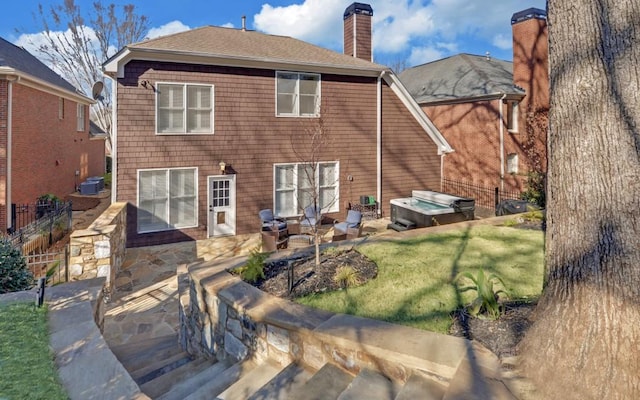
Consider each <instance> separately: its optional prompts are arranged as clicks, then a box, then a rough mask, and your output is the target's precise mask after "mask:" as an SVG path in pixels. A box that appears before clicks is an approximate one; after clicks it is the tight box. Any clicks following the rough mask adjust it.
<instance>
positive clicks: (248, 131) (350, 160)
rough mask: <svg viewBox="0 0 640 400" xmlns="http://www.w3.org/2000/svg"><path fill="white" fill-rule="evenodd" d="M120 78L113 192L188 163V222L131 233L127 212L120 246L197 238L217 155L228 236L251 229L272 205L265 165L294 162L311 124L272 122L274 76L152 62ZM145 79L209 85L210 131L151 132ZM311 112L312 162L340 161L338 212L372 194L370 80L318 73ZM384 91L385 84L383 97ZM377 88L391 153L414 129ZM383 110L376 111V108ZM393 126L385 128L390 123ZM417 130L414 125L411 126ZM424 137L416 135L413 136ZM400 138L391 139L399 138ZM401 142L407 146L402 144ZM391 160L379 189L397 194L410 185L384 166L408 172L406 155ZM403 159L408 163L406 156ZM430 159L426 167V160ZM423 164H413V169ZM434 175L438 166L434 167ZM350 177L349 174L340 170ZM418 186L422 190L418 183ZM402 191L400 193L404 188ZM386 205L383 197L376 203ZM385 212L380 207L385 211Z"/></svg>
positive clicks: (132, 197)
mask: <svg viewBox="0 0 640 400" xmlns="http://www.w3.org/2000/svg"><path fill="white" fill-rule="evenodd" d="M125 72H126V76H125V78H124V79H120V80H119V82H118V153H117V157H118V160H117V161H118V190H117V200H118V201H128V202H130V203H131V204H133V205H135V204H137V197H136V196H137V175H136V173H137V170H138V169H143V168H167V167H198V168H199V171H198V180H199V181H198V193H199V196H198V197H199V198H198V204H199V213H198V225H199V226H198V228H194V229H184V230H181V231H167V232H161V233H149V234H143V235H138V234H137V233H136V211H135V207H131V212H130V213H129V215H130V219H129V229H130V230H129V232H128V237H129V239H130V240H129V245H130V246H138V245H149V244H156V243H164V242H168V241H176V240H187V239H201V238H204V237H206V235H207V231H206V228H207V209H208V206H207V197H208V195H207V192H206V190H207V176H209V175H217V174H218V173H219V167H218V164H219V162H220V161H224V162H225V163H226V164H227V166H228V168H229V169H230V170H233V171H234V172H235V173H236V174H237V175H236V193H237V203H236V211H237V218H236V232H237V233H238V234H244V233H251V232H256V230H257V227H258V225H259V221H258V217H257V214H258V211H259V210H260V209H263V208H273V164H274V163H285V162H300V161H301V159H300V157H299V156H298V155H296V152H294V151H293V149H292V147H293V146H294V145H295V146H296V148H297V149H304V148H305V144H306V145H307V146H308V139H307V137H306V136H305V135H306V134H305V130H306V129H315V128H317V126H318V119H315V118H279V117H276V115H275V101H274V99H275V72H274V71H271V70H248V69H238V68H223V67H209V66H196V65H177V64H171V65H162V64H157V63H151V62H132V63H129V64H128V65H127V67H126V70H125ZM145 80H148V81H150V82H151V83H153V84H155V83H156V82H158V81H160V82H162V81H171V82H186V83H189V82H193V83H211V84H213V85H215V89H214V91H215V111H214V114H215V115H214V120H215V122H214V123H215V134H213V135H199V136H190V135H175V136H166V135H155V94H154V92H153V90H151V89H145V88H144V87H142V86H141V84H140V82H142V81H145ZM321 80H322V88H321V90H322V99H321V104H322V107H321V114H322V122H323V124H324V128H325V129H326V131H327V132H328V133H329V136H330V143H329V145H327V146H326V147H325V149H324V151H323V154H321V155H320V156H319V157H318V158H319V159H320V160H323V161H334V160H336V161H339V162H340V199H339V201H340V209H341V211H340V213H337V214H335V215H333V217H336V218H341V217H343V216H344V214H345V212H344V206H345V205H346V204H348V203H349V202H357V201H359V196H360V195H364V194H368V195H375V194H376V95H377V85H376V82H377V80H376V79H375V78H357V77H343V76H334V75H322V78H321ZM386 92H388V89H386V91H385V93H386ZM393 96H394V95H393V94H391V93H386V94H385V104H386V103H387V102H388V103H389V105H390V107H391V110H392V114H390V118H389V121H388V122H387V123H388V124H391V125H389V126H390V128H389V129H390V134H389V135H388V136H387V137H386V139H384V140H387V141H389V143H388V148H391V149H396V147H395V146H393V145H392V143H391V142H392V141H394V140H396V137H398V135H397V133H400V132H401V133H402V135H404V136H405V137H409V136H411V131H410V129H413V130H416V129H418V130H420V129H419V127H418V126H417V124H412V123H411V122H407V121H410V120H411V118H412V117H411V116H410V115H409V114H408V113H407V112H406V110H404V109H403V108H402V107H401V106H399V105H398V104H396V103H398V101H397V99H396V101H394V100H393ZM385 115H386V109H385ZM391 127H393V128H391ZM420 131H421V130H420ZM421 135H424V134H421ZM400 136H401V135H400ZM406 146H407V147H412V146H415V143H413V144H412V145H410V144H406ZM434 148H435V146H433V144H431V145H430V147H429V148H428V149H426V150H424V152H419V151H418V150H416V149H415V148H414V149H413V150H412V151H413V152H416V153H424V154H420V155H418V156H417V160H418V161H422V160H424V159H425V158H427V155H426V154H428V153H432V154H434V153H435V151H434V150H433V149H434ZM394 156H395V157H397V160H394V159H393V158H391V157H387V158H386V161H385V162H388V163H389V165H392V166H393V167H390V170H389V171H390V176H396V175H399V176H401V181H400V182H394V188H392V189H391V190H390V191H389V193H396V192H398V193H400V192H402V193H404V192H406V190H400V189H399V187H400V185H401V183H402V182H407V181H408V182H411V183H412V184H413V182H414V180H413V179H406V178H405V177H404V175H405V174H403V173H401V172H398V171H395V170H394V169H398V168H400V166H401V165H402V166H403V167H407V168H413V167H414V165H413V163H414V161H413V160H411V158H407V157H406V153H403V152H402V151H398V152H395V153H394ZM409 160H411V161H409ZM428 165H431V164H428ZM415 167H416V168H417V167H420V168H424V166H423V165H420V166H415ZM434 173H435V174H436V175H437V174H438V173H439V166H438V167H437V168H436V169H435V172H434ZM349 175H351V176H352V177H353V179H352V180H348V179H347V176H349ZM438 179H439V175H438V177H437V178H436V179H435V182H438ZM421 187H422V186H421ZM410 189H411V188H408V189H407V190H409V191H410ZM386 201H387V202H388V198H387V199H386ZM387 208H388V207H387Z"/></svg>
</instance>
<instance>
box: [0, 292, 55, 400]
mask: <svg viewBox="0 0 640 400" xmlns="http://www.w3.org/2000/svg"><path fill="white" fill-rule="evenodd" d="M66 398H67V395H66V393H65V391H64V389H63V387H62V386H61V385H60V383H59V381H58V374H57V372H56V368H55V364H54V362H53V358H52V356H51V352H50V350H49V330H48V327H47V314H46V308H45V307H43V308H36V307H34V304H33V303H12V304H0V399H30V400H36V399H43V400H45V399H46V400H50V399H51V400H55V399H66Z"/></svg>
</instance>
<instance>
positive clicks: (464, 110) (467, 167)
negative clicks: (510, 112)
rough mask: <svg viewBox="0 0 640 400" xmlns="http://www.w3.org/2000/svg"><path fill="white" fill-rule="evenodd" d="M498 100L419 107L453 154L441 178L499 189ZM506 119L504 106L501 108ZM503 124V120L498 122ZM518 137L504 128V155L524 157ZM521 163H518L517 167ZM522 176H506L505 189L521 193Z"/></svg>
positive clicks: (447, 156)
mask: <svg viewBox="0 0 640 400" xmlns="http://www.w3.org/2000/svg"><path fill="white" fill-rule="evenodd" d="M499 102H500V100H499V99H496V100H492V101H482V102H474V103H463V104H453V105H441V106H430V107H423V110H424V111H425V113H426V114H427V115H428V116H429V118H430V119H431V121H433V123H434V124H435V125H436V126H437V127H438V129H440V130H441V131H442V132H443V133H445V137H446V139H447V141H448V142H449V144H450V145H451V147H453V149H454V150H455V152H453V153H450V154H447V155H446V156H445V161H444V171H443V176H444V177H445V178H447V179H451V180H458V181H466V182H471V183H475V184H478V185H483V186H487V187H500V109H499V107H500V105H499ZM502 109H503V113H504V115H505V116H506V112H507V107H506V105H503V107H502ZM502 123H503V124H504V121H503V122H502ZM517 139H518V134H511V133H509V132H508V130H507V128H506V125H504V154H505V163H506V155H507V154H509V153H517V154H519V159H520V160H522V157H524V155H523V154H522V151H521V150H520V147H519V144H518V142H517ZM522 166H523V163H522V161H520V167H521V168H522ZM522 188H523V184H522V177H520V176H512V175H509V174H507V173H506V165H505V186H504V189H505V190H522Z"/></svg>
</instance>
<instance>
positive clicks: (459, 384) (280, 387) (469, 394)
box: [112, 335, 515, 400]
mask: <svg viewBox="0 0 640 400" xmlns="http://www.w3.org/2000/svg"><path fill="white" fill-rule="evenodd" d="M476 350H477V349H476ZM112 351H113V353H114V354H116V355H117V357H118V359H119V360H120V361H121V362H122V364H123V366H125V368H126V369H127V370H128V371H129V373H130V375H131V377H132V378H133V379H134V380H135V382H136V383H137V384H138V385H139V387H140V390H141V391H142V392H143V393H144V394H145V395H147V396H149V398H152V399H162V400H173V399H187V400H198V399H219V400H245V399H248V400H262V399H274V400H285V399H299V398H304V399H308V400H314V399H317V400H358V399H370V400H408V399H417V398H419V399H426V400H449V399H459V398H465V399H466V398H469V399H485V398H491V399H498V400H513V399H515V397H514V396H513V395H512V394H511V392H510V391H509V390H508V389H507V388H506V387H505V386H504V384H503V382H502V381H501V380H500V379H495V378H496V377H495V376H494V371H495V370H496V368H495V366H494V365H484V364H483V363H482V362H476V361H477V360H469V359H467V358H465V359H463V361H462V362H461V363H460V365H459V366H458V368H457V369H456V373H455V374H454V375H453V377H452V379H451V380H450V381H448V382H442V381H438V380H436V379H434V378H433V377H429V376H428V375H426V374H420V373H419V372H414V373H413V374H412V375H411V376H410V377H409V379H408V380H407V382H406V383H405V384H404V385H402V384H398V383H396V382H393V381H392V380H390V379H389V378H387V377H386V376H384V375H382V374H380V373H379V372H376V371H373V370H370V369H363V370H361V371H360V372H359V373H358V374H357V375H355V376H354V375H352V374H350V373H349V372H346V371H345V370H343V369H341V368H339V367H337V366H335V365H333V364H329V363H327V364H325V365H324V366H323V367H322V368H320V369H319V370H317V371H313V370H312V369H310V368H308V367H307V366H304V365H301V364H299V363H290V364H289V365H286V366H281V365H279V364H277V363H276V362H275V361H272V360H269V359H267V360H265V361H263V362H260V363H258V362H257V361H256V360H253V359H247V360H244V361H241V362H238V363H235V364H233V363H231V362H230V361H227V360H224V361H220V362H216V361H210V360H207V359H204V358H201V359H192V358H191V357H190V356H189V355H188V354H186V353H184V352H183V351H182V350H181V349H180V348H179V347H178V343H177V339H176V337H175V335H169V336H166V337H159V338H153V339H149V340H146V341H143V342H140V343H129V344H126V345H121V346H116V347H114V348H113V349H112ZM478 351H480V350H478ZM485 363H486V362H485ZM473 382H476V383H477V384H474V385H469V383H473Z"/></svg>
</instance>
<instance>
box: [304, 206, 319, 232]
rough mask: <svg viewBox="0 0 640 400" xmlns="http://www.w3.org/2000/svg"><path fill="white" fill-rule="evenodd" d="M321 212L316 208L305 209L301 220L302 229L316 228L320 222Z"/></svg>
mask: <svg viewBox="0 0 640 400" xmlns="http://www.w3.org/2000/svg"><path fill="white" fill-rule="evenodd" d="M320 218H321V215H320V210H318V209H317V208H316V207H315V206H307V207H305V209H304V214H303V215H302V217H301V218H300V228H301V229H305V228H306V229H310V228H313V227H315V226H316V225H317V224H318V222H320Z"/></svg>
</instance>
